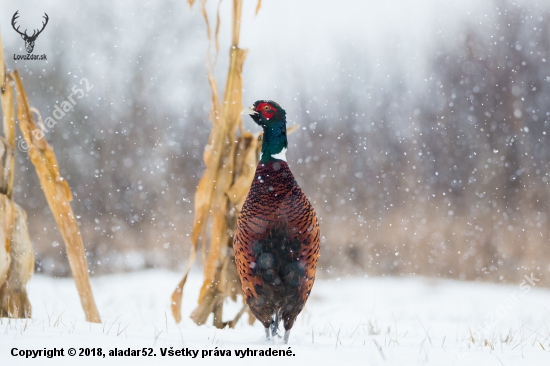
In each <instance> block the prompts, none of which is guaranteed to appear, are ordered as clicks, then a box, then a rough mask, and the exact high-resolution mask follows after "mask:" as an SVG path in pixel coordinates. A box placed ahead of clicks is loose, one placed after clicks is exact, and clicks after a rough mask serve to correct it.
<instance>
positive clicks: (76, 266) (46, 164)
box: [10, 71, 101, 323]
mask: <svg viewBox="0 0 550 366" xmlns="http://www.w3.org/2000/svg"><path fill="white" fill-rule="evenodd" d="M10 76H11V77H12V78H13V80H15V86H16V90H17V93H16V94H17V107H18V108H17V117H18V120H19V127H20V129H21V133H22V134H23V138H24V139H25V141H26V142H27V144H28V145H29V146H30V147H31V148H30V149H29V151H28V154H29V158H30V160H31V162H32V163H33V165H34V167H35V169H36V173H37V174H38V178H39V179H40V185H41V186H42V190H43V191H44V195H45V196H46V200H47V201H48V205H49V206H50V209H51V211H52V214H53V216H54V218H55V221H56V222H57V226H58V227H59V231H60V232H61V235H62V236H63V240H64V241H65V246H66V248H67V256H68V258H69V264H70V266H71V271H72V273H73V278H74V281H75V284H76V289H77V291H78V295H79V296H80V302H81V304H82V308H83V309H84V313H85V315H86V321H88V322H92V323H100V322H101V319H100V317H99V312H98V310H97V307H96V304H95V301H94V297H93V294H92V288H91V285H90V279H89V276H88V265H87V263H86V253H85V252H84V244H83V243H82V237H81V236H80V229H79V227H78V223H77V220H76V217H75V215H74V213H73V210H72V208H71V205H70V203H69V202H70V201H71V200H72V194H71V190H70V188H69V185H68V183H67V181H66V180H64V179H63V177H61V175H60V174H59V166H58V164H57V159H56V157H55V154H54V152H53V149H52V147H51V146H50V145H49V144H48V142H47V141H46V139H44V138H42V139H35V138H34V136H35V134H34V133H33V132H34V131H35V130H37V129H38V126H37V125H36V123H35V122H34V118H33V116H32V113H31V108H30V106H29V101H28V99H27V95H26V93H25V89H24V88H23V83H22V82H21V78H20V77H19V73H18V72H17V71H13V72H11V73H10ZM37 135H38V134H37Z"/></svg>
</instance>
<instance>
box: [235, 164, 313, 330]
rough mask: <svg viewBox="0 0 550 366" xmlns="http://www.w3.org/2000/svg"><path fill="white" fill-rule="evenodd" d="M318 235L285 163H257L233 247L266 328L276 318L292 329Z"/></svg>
mask: <svg viewBox="0 0 550 366" xmlns="http://www.w3.org/2000/svg"><path fill="white" fill-rule="evenodd" d="M320 239H321V238H320V232H319V224H318V221H317V216H316V214H315V211H314V209H313V207H312V206H311V204H310V202H309V200H308V199H307V197H306V196H305V194H304V193H303V192H302V190H301V189H300V187H299V186H298V184H297V183H296V180H295V179H294V176H293V175H292V173H291V171H290V169H289V167H288V165H287V163H286V162H285V161H283V160H275V159H273V160H270V161H268V162H265V163H262V162H260V163H259V164H258V167H257V168H256V173H255V176H254V181H253V182H252V186H251V188H250V192H249V193H248V196H247V198H246V201H245V203H244V205H243V208H242V211H241V213H240V215H239V217H238V220H237V228H236V232H235V235H234V241H233V248H234V250H235V260H236V263H237V269H238V272H239V276H240V278H241V283H242V287H243V292H244V294H245V297H246V301H247V303H248V305H249V306H250V309H251V310H252V312H253V314H254V315H255V316H256V317H257V318H258V319H259V320H260V321H261V322H262V324H263V325H264V327H266V329H267V328H269V327H270V326H271V325H272V323H273V322H274V318H277V317H278V318H280V319H281V320H283V322H284V328H285V330H287V331H289V330H290V328H292V326H293V324H294V321H295V320H296V317H297V316H298V314H299V313H300V311H301V310H302V308H303V307H304V305H305V303H306V301H307V299H308V296H309V294H310V292H311V288H312V287H313V282H314V280H315V270H316V268H317V259H318V257H319V248H320ZM266 332H267V331H266ZM285 337H287V335H285ZM285 340H286V338H285Z"/></svg>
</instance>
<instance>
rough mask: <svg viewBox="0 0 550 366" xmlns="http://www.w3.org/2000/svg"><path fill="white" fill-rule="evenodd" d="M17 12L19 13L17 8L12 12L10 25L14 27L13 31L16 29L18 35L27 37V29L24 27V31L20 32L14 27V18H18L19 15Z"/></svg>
mask: <svg viewBox="0 0 550 366" xmlns="http://www.w3.org/2000/svg"><path fill="white" fill-rule="evenodd" d="M17 13H19V10H17V11H16V12H15V14H13V18H11V26H12V27H13V29H15V31H16V32H17V33H19V34H20V35H22V36H25V37H28V36H27V30H26V29H25V33H21V32H20V31H19V27H17V28H15V20H16V19H17V18H19V15H17ZM44 14H46V13H44ZM46 23H47V22H46Z"/></svg>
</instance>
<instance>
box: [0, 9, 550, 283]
mask: <svg viewBox="0 0 550 366" xmlns="http://www.w3.org/2000/svg"><path fill="white" fill-rule="evenodd" d="M209 6H210V7H211V8H212V10H213V12H212V13H211V14H214V12H215V10H216V7H217V2H211V4H209ZM230 6H231V2H228V1H226V2H222V3H221V6H220V17H221V24H222V27H221V31H220V53H219V56H218V59H217V77H218V80H219V82H220V85H222V86H223V83H224V76H225V75H226V72H227V67H228V65H227V61H228V51H227V50H228V44H229V41H230V39H229V37H230V35H229V34H230V33H229V27H230V16H231V9H230ZM255 7H256V1H247V2H245V3H244V9H243V28H242V38H241V45H242V46H241V47H243V48H248V49H249V54H248V57H247V60H246V61H245V64H244V75H243V76H244V85H245V90H244V104H245V105H247V104H252V103H253V102H254V101H256V100H258V99H273V100H275V101H277V102H279V103H280V104H281V105H282V106H283V108H285V109H286V111H287V114H288V120H289V121H288V122H289V123H288V124H289V125H294V124H299V125H300V129H299V131H298V132H295V133H294V134H292V135H290V136H289V144H290V146H289V152H288V161H289V165H290V167H291V169H292V171H293V173H294V175H295V177H296V179H297V180H298V183H299V184H300V185H301V186H302V188H303V189H304V191H305V192H306V194H307V195H308V196H309V197H310V200H311V201H312V203H313V205H314V207H315V209H316V211H317V213H318V215H319V216H320V218H321V230H322V233H323V235H324V238H323V247H322V252H321V263H320V269H319V270H318V273H319V274H320V275H321V276H324V275H330V276H341V275H347V274H367V275H394V276H401V275H427V276H436V277H446V278H456V279H461V280H490V281H496V282H517V281H521V280H520V278H522V277H523V275H524V274H525V273H531V272H534V273H535V276H536V275H537V274H538V275H544V274H545V273H547V272H548V271H550V229H549V222H548V219H549V218H548V215H549V210H550V209H549V204H550V189H549V183H548V180H549V178H550V177H549V174H550V169H549V168H550V167H549V162H550V140H549V138H550V136H549V134H550V54H549V51H550V3H549V2H547V1H543V0H541V1H523V0H520V1H506V0H487V1H483V2H480V1H470V0H462V1H445V2H437V1H430V0H414V1H413V0H388V1H359V0H355V1H349V2H346V3H345V4H343V3H337V2H334V1H314V0H308V1H300V2H291V1H284V2H280V1H263V2H262V8H261V10H260V12H259V14H258V15H257V16H255V15H254V11H255ZM16 10H19V13H20V18H19V19H18V24H20V25H21V28H22V29H24V28H28V29H33V28H38V27H39V26H40V23H41V21H42V20H43V19H42V16H43V13H44V12H46V13H47V14H48V16H49V23H48V25H47V27H46V29H45V30H44V32H43V33H42V34H41V35H40V36H39V37H38V39H37V41H36V45H35V49H34V54H46V55H47V59H48V60H47V61H14V59H13V54H24V53H25V50H24V42H23V40H22V39H21V37H20V36H19V35H18V34H17V33H16V32H15V31H14V30H13V29H12V27H11V24H10V22H11V18H12V16H13V14H14V13H15V11H16ZM210 20H211V22H212V23H214V22H215V19H210ZM0 30H1V32H2V39H3V42H4V51H5V55H6V58H7V60H6V61H7V64H8V67H10V68H17V69H18V70H19V72H20V73H21V75H22V77H23V82H24V84H25V88H26V89H27V92H28V94H29V100H30V102H31V104H32V105H34V106H35V107H37V108H38V109H39V111H40V112H41V115H42V118H46V117H48V116H52V115H53V112H54V110H55V108H56V105H60V104H61V103H62V102H63V101H64V100H67V98H68V96H69V95H70V94H71V89H72V88H73V87H74V86H76V87H77V88H83V87H84V83H82V84H80V83H81V80H82V78H86V79H87V80H88V82H89V84H90V86H93V88H92V89H91V90H90V91H89V92H87V93H86V95H85V96H84V97H83V98H82V99H76V105H75V107H74V109H73V110H71V111H70V112H69V113H67V114H66V115H65V116H64V117H63V118H61V119H60V120H59V122H58V123H57V124H56V125H55V127H54V128H53V129H51V130H50V131H49V132H48V133H47V134H46V138H47V139H48V141H49V142H50V143H51V144H52V146H53V147H54V149H55V152H56V155H57V158H58V161H59V164H60V167H61V173H62V175H63V176H64V177H65V178H66V179H67V180H68V182H69V184H70V186H71V188H72V190H73V194H74V201H73V208H74V211H75V213H76V214H77V215H78V217H79V223H80V227H81V230H82V236H83V239H84V244H85V247H86V249H87V258H88V262H89V267H90V271H91V273H92V274H95V275H98V274H104V273H112V272H121V271H131V270H141V269H145V268H158V267H162V268H170V269H181V268H183V265H184V263H185V261H186V260H187V256H188V253H189V249H190V243H189V238H188V236H189V234H190V232H191V225H192V218H193V200H194V198H193V195H194V192H195V189H196V186H197V183H198V180H199V177H200V176H201V174H202V171H203V169H204V165H203V161H202V153H203V150H204V145H205V143H206V142H207V138H208V134H209V131H210V127H211V124H210V121H208V119H207V117H208V111H209V109H210V91H209V88H208V84H207V79H206V66H205V55H206V52H207V49H208V42H207V37H206V27H205V25H204V21H203V19H202V17H201V14H200V9H199V7H198V6H195V7H193V8H191V9H190V8H189V7H188V6H187V2H186V1H183V0H178V1H171V0H159V1H155V2H152V3H145V2H139V1H125V2H113V1H106V0H98V1H94V2H91V1H90V2H86V3H83V2H77V3H75V2H68V1H66V0H51V1H48V2H39V1H34V2H33V1H25V0H4V1H2V4H1V5H0ZM244 124H245V127H246V128H247V129H250V130H252V131H254V132H260V131H259V128H258V127H257V126H255V125H254V124H253V122H252V121H251V120H249V119H248V118H245V119H244ZM18 138H20V135H19V136H18ZM16 159H17V160H16V192H15V201H16V202H18V203H19V204H20V205H21V206H22V207H23V208H24V209H25V210H26V211H27V214H28V223H29V230H30V235H31V239H32V241H33V245H34V247H35V251H36V270H37V271H38V272H41V273H46V274H48V275H53V276H65V275H69V274H70V269H69V265H68V262H67V260H66V253H65V248H64V244H63V241H62V238H61V236H60V234H59V232H58V229H57V227H56V225H55V222H54V220H53V217H52V215H51V213H50V210H49V208H48V205H47V204H46V200H45V198H44V195H43V193H42V191H41V189H40V185H39V182H38V179H37V176H36V173H35V171H34V168H33V167H32V165H31V163H30V161H29V159H28V157H27V154H26V153H22V152H20V151H17V152H16ZM542 278H544V276H542ZM543 281H544V280H543ZM543 285H548V283H546V284H543Z"/></svg>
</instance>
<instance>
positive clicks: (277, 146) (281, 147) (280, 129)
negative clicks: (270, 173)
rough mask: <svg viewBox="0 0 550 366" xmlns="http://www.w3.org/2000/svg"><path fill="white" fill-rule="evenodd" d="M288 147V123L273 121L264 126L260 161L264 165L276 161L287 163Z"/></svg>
mask: <svg viewBox="0 0 550 366" xmlns="http://www.w3.org/2000/svg"><path fill="white" fill-rule="evenodd" d="M270 122H271V121H270ZM287 147H288V141H287V139H286V123H281V122H274V121H273V122H271V123H269V124H268V125H266V126H264V137H263V141H262V157H261V159H260V161H261V162H262V163H267V162H268V161H270V160H274V159H279V160H284V161H286V156H285V153H286V149H287Z"/></svg>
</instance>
